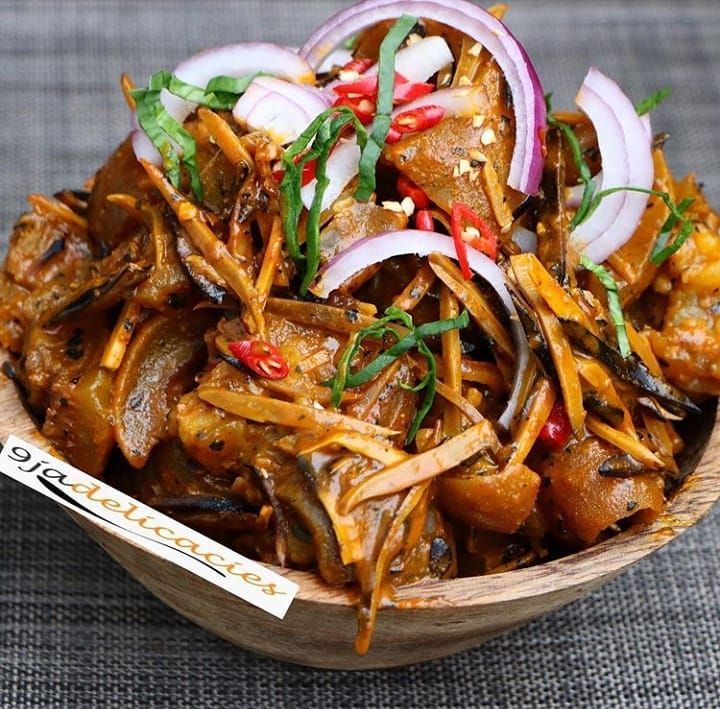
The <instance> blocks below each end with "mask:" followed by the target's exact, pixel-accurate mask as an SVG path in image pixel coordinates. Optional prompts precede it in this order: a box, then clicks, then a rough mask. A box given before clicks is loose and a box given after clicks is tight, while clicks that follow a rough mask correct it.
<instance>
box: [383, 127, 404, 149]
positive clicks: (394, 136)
mask: <svg viewBox="0 0 720 709" xmlns="http://www.w3.org/2000/svg"><path fill="white" fill-rule="evenodd" d="M401 138H402V133H400V132H398V131H396V130H395V129H394V128H393V127H392V126H391V127H390V130H389V131H388V134H387V138H385V142H386V143H387V144H388V145H392V144H393V143H397V142H398V140H400V139H401Z"/></svg>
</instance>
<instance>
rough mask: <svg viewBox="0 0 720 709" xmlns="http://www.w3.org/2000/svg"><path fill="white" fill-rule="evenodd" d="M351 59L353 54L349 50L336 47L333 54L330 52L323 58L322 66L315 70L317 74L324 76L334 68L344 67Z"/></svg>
mask: <svg viewBox="0 0 720 709" xmlns="http://www.w3.org/2000/svg"><path fill="white" fill-rule="evenodd" d="M352 58H353V53H352V51H351V50H350V49H345V47H338V48H337V49H336V50H335V51H334V52H331V53H330V54H328V55H327V56H326V57H325V59H324V60H323V62H322V64H320V66H319V67H318V68H317V73H318V74H326V73H327V72H329V71H332V70H333V69H334V68H335V67H336V66H345V65H346V64H347V63H348V62H350V61H352Z"/></svg>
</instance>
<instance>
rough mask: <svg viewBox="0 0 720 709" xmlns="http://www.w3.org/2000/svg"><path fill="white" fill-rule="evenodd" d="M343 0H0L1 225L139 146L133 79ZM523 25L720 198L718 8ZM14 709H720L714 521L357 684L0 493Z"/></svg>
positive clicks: (518, 5)
mask: <svg viewBox="0 0 720 709" xmlns="http://www.w3.org/2000/svg"><path fill="white" fill-rule="evenodd" d="M344 4H347V3H341V2H335V1H334V0H296V1H293V0H282V1H270V0H265V1H263V0H232V1H230V2H221V1H220V0H206V2H192V3H191V2H176V1H170V0H144V1H142V2H139V1H137V2H136V1H134V0H130V1H127V0H125V1H121V0H106V1H102V0H95V1H94V2H93V1H90V0H85V1H83V0H52V1H51V0H47V1H46V2H37V1H29V0H27V1H23V2H13V1H9V0H0V57H1V60H0V67H1V68H0V105H1V106H2V122H1V123H0V159H1V160H2V170H1V171H0V205H1V206H0V219H1V229H0V233H2V234H3V242H2V244H3V246H2V249H3V250H4V248H5V246H4V244H5V239H6V237H5V235H7V234H8V233H9V231H10V230H11V228H12V224H13V222H14V220H15V218H16V217H17V215H19V214H20V213H21V212H22V211H23V210H24V209H25V202H24V197H25V195H26V194H28V193H29V192H45V193H52V192H54V191H57V190H58V189H61V188H65V187H77V186H79V185H81V184H82V183H83V181H84V180H85V179H86V178H87V177H88V176H89V175H90V174H92V172H93V171H94V170H95V169H96V168H97V167H98V166H99V165H100V164H101V162H102V161H103V159H104V157H105V156H106V155H107V154H108V153H109V152H110V151H111V149H112V148H113V146H114V145H115V144H117V143H118V142H120V140H121V139H122V138H123V137H124V135H125V133H126V131H127V128H128V124H127V110H126V107H125V105H124V103H123V99H122V97H121V95H120V92H119V90H118V76H119V74H120V72H121V71H129V72H130V73H131V75H132V76H133V77H135V78H136V80H138V81H142V80H144V79H145V77H147V76H148V75H149V74H150V73H151V72H153V71H155V70H158V69H160V68H171V67H172V66H174V65H175V64H176V63H177V62H178V61H179V60H181V59H182V58H184V57H186V56H188V55H190V54H191V53H193V52H195V51H197V50H198V49H200V48H201V47H205V46H214V45H218V44H224V43H228V42H232V41H242V40H248V39H257V38H264V39H267V40H272V41H279V42H284V43H287V44H291V45H292V44H295V45H297V44H300V43H302V41H303V38H304V37H306V36H308V34H309V32H310V30H311V29H312V28H313V27H314V26H316V25H317V24H318V23H319V22H321V21H322V20H323V18H325V17H327V16H328V15H329V14H330V13H331V12H333V11H334V10H335V9H337V8H338V7H341V6H343V5H344ZM508 21H509V24H510V26H511V27H512V29H513V31H514V32H515V33H516V34H517V35H518V37H519V38H520V39H521V40H522V41H523V42H524V43H525V44H526V46H527V48H528V50H529V53H530V55H531V56H532V57H533V59H534V61H535V62H536V65H537V67H538V70H539V73H540V76H541V77H542V78H543V81H544V84H545V89H546V91H550V90H552V91H553V92H554V103H555V106H556V107H562V106H570V104H571V100H572V96H573V95H574V92H575V90H576V89H577V87H578V85H579V84H580V82H581V81H582V78H583V75H584V72H585V71H586V69H587V67H588V66H589V65H596V66H598V67H599V68H601V69H602V70H604V71H605V72H607V73H609V74H610V76H613V77H616V78H617V79H618V80H619V81H620V82H621V83H622V84H623V86H624V87H625V88H626V90H627V91H628V92H629V93H630V95H631V96H633V97H637V98H640V97H642V96H645V95H647V94H649V93H650V92H651V91H654V90H656V89H657V88H659V87H661V86H665V85H669V86H671V87H672V88H673V91H674V94H673V97H672V98H671V99H670V100H668V101H667V102H666V104H664V105H663V106H661V107H660V108H659V109H658V110H657V111H656V113H655V114H654V127H655V129H656V130H667V131H669V132H670V133H671V134H672V140H671V141H670V142H669V144H668V154H669V158H670V163H671V165H672V166H673V168H674V169H675V170H676V171H677V172H678V173H684V172H687V171H691V170H692V171H695V172H697V173H698V175H699V176H700V179H701V180H703V181H704V182H705V184H706V190H707V193H708V195H709V196H710V197H711V199H712V200H714V202H715V204H720V159H719V158H720V131H718V129H717V122H718V115H719V112H720V3H719V2H717V0H707V2H697V1H695V2H693V1H691V2H688V1H685V2H682V3H679V2H676V1H673V2H662V1H655V0H652V1H649V2H645V1H644V2H634V3H631V2H610V1H607V0H598V1H595V2H585V1H582V2H571V1H570V0H567V1H564V2H563V1H560V0H547V1H545V2H542V3H539V2H531V1H529V0H527V1H525V2H515V3H514V4H513V7H512V8H511V12H510V14H509V17H508ZM0 539H1V542H0V705H1V706H8V707H30V706H50V705H53V706H71V707H80V706H91V705H95V706H138V707H140V706H142V707H148V706H166V705H167V706H173V707H184V706H192V707H199V706H215V705H220V704H223V705H225V704H228V703H230V704H235V703H238V704H239V703H240V702H242V703H243V704H246V705H259V706H265V705H271V706H284V705H300V706H314V705H317V706H335V705H338V706H346V707H347V706H389V705H395V706H399V705H402V706H418V705H424V706H458V705H482V706H493V707H495V706H497V707H504V706H603V707H612V706H618V707H619V706H623V707H626V706H653V707H681V706H690V705H692V706H693V707H710V706H716V705H717V702H718V696H720V601H719V600H718V598H719V596H720V561H719V553H718V550H719V549H720V510H715V512H714V513H711V515H710V516H709V518H708V519H706V520H705V521H704V522H702V523H701V524H699V525H698V526H697V527H696V528H694V529H692V530H690V531H688V532H687V533H686V534H684V535H683V537H682V538H681V539H680V540H678V541H677V542H675V543H673V544H671V545H670V546H669V547H667V548H666V549H664V550H662V551H661V552H659V553H658V554H656V555H655V556H654V557H653V558H652V559H649V560H646V561H644V562H642V563H641V564H639V565H638V566H636V567H635V568H633V569H632V570H630V571H629V572H627V573H625V574H624V575H623V576H622V577H620V578H619V579H617V580H615V581H614V582H612V583H611V584H609V585H608V586H606V587H605V588H604V589H603V590H601V591H599V592H596V593H595V594H593V595H590V596H589V597H587V598H584V599H583V600H580V601H578V602H576V603H574V604H572V605H571V606H569V607H567V608H565V609H563V610H561V611H559V612H556V613H554V614H552V615H551V616H549V617H546V618H544V619H542V620H540V621H537V622H535V623H533V624H531V625H529V626H527V627H525V628H522V629H520V630H517V631H515V632H512V633H510V634H508V635H506V636H504V637H501V638H498V639H496V640H494V641H492V642H490V643H488V644H486V645H485V646H483V647H480V648H477V649H475V650H472V651H468V652H465V653H462V654H460V655H457V656H455V657H452V658H448V659H446V660H443V661H438V662H435V663H432V664H429V665H424V666H416V667H410V668H406V669H400V670H392V671H386V672H369V673H366V674H363V675H360V674H347V673H339V672H324V671H315V670H308V669H302V668H298V667H292V666H289V665H283V664H281V663H276V662H273V661H270V660H265V659H262V658H259V657H256V656H254V655H251V654H249V653H246V652H243V651H241V650H239V649H236V648H234V647H232V646H230V645H228V644H227V643H225V642H223V641H222V640H219V639H217V638H215V637H212V636H211V635H209V634H208V633H206V632H205V631H203V630H201V629H199V628H197V627H195V626H193V625H191V624H190V623H188V622H187V621H185V620H183V619H182V618H180V617H179V616H178V615H176V614H175V613H174V612H173V611H171V610H169V609H168V608H166V607H164V606H163V605H162V604H161V603H160V602H159V601H157V600H155V599H154V598H153V597H152V596H150V595H149V593H147V592H146V591H145V590H144V589H143V588H142V587H141V586H140V585H139V584H138V583H136V582H135V581H134V580H133V579H132V578H130V577H129V576H128V575H127V574H126V573H125V572H124V571H123V570H122V569H121V568H120V567H118V566H117V565H116V564H115V563H114V562H113V561H111V560H110V559H109V558H108V557H107V556H106V555H105V554H104V552H103V551H102V550H101V549H100V548H99V547H98V546H96V545H95V544H94V543H93V542H91V541H90V540H89V539H88V538H87V537H86V536H85V535H84V534H83V533H82V532H81V531H80V529H79V528H77V527H76V526H74V525H73V523H72V522H70V521H69V519H68V518H67V517H66V516H65V515H64V514H63V513H62V512H61V511H60V510H59V509H58V508H57V507H55V506H53V505H52V504H51V503H49V502H47V501H45V500H44V499H41V498H39V497H37V496H35V495H34V494H33V493H31V492H28V491H26V490H24V489H21V488H20V487H19V486H18V485H16V484H14V483H11V482H9V481H7V480H6V479H0Z"/></svg>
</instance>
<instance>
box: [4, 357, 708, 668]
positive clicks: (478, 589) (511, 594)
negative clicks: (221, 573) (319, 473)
mask: <svg viewBox="0 0 720 709" xmlns="http://www.w3.org/2000/svg"><path fill="white" fill-rule="evenodd" d="M1 354H2V353H1V352H0V355H1ZM0 412H1V413H2V416H1V417H0V440H2V441H3V442H4V441H5V440H6V439H7V436H8V435H9V434H10V433H14V434H16V435H18V436H20V437H23V438H25V439H26V440H29V441H30V442H33V443H35V444H36V445H38V446H39V447H41V448H45V449H47V450H49V451H51V450H52V446H51V445H50V444H49V442H48V441H47V440H46V439H45V438H43V436H42V435H41V434H40V433H39V432H38V430H37V428H36V427H35V424H34V423H33V420H32V419H31V417H30V416H29V415H28V413H27V411H26V410H25V408H24V406H23V403H22V401H21V400H20V398H19V397H18V394H17V391H16V388H15V386H14V384H13V383H12V382H10V381H9V380H8V379H7V378H5V377H4V376H0ZM715 417H716V405H715V402H713V405H712V406H708V407H707V408H706V410H705V413H704V415H703V417H702V419H701V420H695V421H693V427H692V437H691V438H690V439H689V443H688V447H687V451H686V454H685V457H684V460H683V465H684V468H685V469H686V470H692V471H693V472H692V473H691V474H690V475H689V476H688V477H687V478H686V480H685V482H684V483H683V485H682V487H681V488H680V490H679V491H678V492H677V494H676V495H675V496H674V497H673V499H672V500H671V501H670V502H669V504H668V506H667V509H666V511H665V512H664V513H663V514H662V515H661V516H660V518H659V519H658V520H657V521H656V522H655V523H654V524H653V525H652V526H650V527H645V528H642V529H630V530H628V531H626V532H623V533H622V534H619V535H618V536H616V537H613V538H612V539H609V540H607V541H605V542H603V543H601V544H598V545H597V546H594V547H592V548H590V549H587V550H585V551H582V552H579V553H576V554H573V555H571V556H567V557H564V558H562V559H557V560H556V561H550V562H548V563H545V564H541V565H539V566H534V567H531V568H528V569H521V570H518V571H512V572H508V573H503V574H497V575H493V576H484V577H476V578H462V579H455V580H452V581H441V582H431V583H423V584H417V585H414V586H409V587H406V588H403V589H402V590H401V591H400V592H399V593H398V598H397V606H396V607H394V608H388V609H383V610H382V611H381V612H380V613H379V617H378V622H377V628H376V630H375V635H374V638H373V643H372V648H371V650H370V652H369V653H368V654H367V655H366V656H365V657H358V656H357V655H356V654H355V652H354V650H353V641H354V637H355V630H356V622H355V608H354V603H355V598H354V594H353V593H352V592H350V591H346V590H337V589H332V588H329V587H327V586H326V585H324V584H323V583H322V581H321V580H320V579H319V578H318V577H316V576H315V575H313V574H311V573H306V572H302V571H290V570H287V569H279V568H275V569H274V570H275V571H277V572H278V573H280V574H284V575H286V576H288V577H290V578H292V579H293V580H294V581H296V582H297V583H298V584H299V586H300V592H299V594H298V596H297V597H296V599H295V601H294V602H293V604H292V606H291V607H290V610H289V611H288V613H287V616H286V617H285V619H284V620H282V621H280V620H276V619H275V618H273V617H272V616H270V615H268V614H266V613H264V612H263V611H260V610H258V609H256V608H254V607H253V606H250V605H248V604H247V603H245V602H244V601H242V600H240V599H238V598H236V597H235V596H233V595H231V594H229V593H227V592H225V591H223V590H222V589H220V588H218V587H216V586H213V585H211V584H210V583H207V582H206V581H204V580H203V579H200V578H199V577H197V576H195V575H194V574H191V573H189V572H187V571H185V570H184V569H182V568H180V567H178V566H175V565H174V564H170V563H168V562H166V561H163V560H160V559H158V558H157V557H155V556H153V555H151V554H150V553H148V552H147V551H145V550H144V549H141V548H140V547H138V546H136V545H135V544H132V543H131V542H128V541H126V540H125V539H120V538H118V537H117V536H115V535H113V534H110V533H108V532H106V531H104V530H103V529H101V528H99V527H97V526H96V525H94V524H93V523H91V522H88V521H87V520H86V519H85V518H82V517H79V516H77V515H75V514H72V513H69V514H71V516H72V517H73V519H75V521H76V522H77V523H78V524H79V525H80V526H81V527H83V528H84V529H85V530H86V531H87V532H88V534H90V535H91V536H92V537H93V538H94V539H95V540H96V541H97V542H98V543H99V544H100V545H101V546H102V547H103V548H104V549H105V550H106V551H107V552H108V554H110V556H112V557H113V558H114V559H115V560H116V561H117V562H118V563H120V564H121V565H122V566H124V567H125V569H127V570H128V571H129V572H130V573H131V574H132V575H133V576H134V577H135V578H136V579H137V580H138V581H140V583H142V584H143V585H144V586H145V587H146V588H147V589H148V590H149V591H151V592H152V593H153V594H155V595H156V596H157V597H158V598H159V599H160V600H162V601H163V602H165V603H166V604H167V605H169V606H170V607H171V608H174V609H175V610H176V611H177V612H178V613H180V614H181V615H184V616H185V617H186V618H188V619H190V620H191V621H193V622H195V623H197V624H198V625H201V626H202V627H203V628H206V629H207V630H209V631H210V632H212V633H215V634H216V635H219V636H220V637H222V638H225V639H226V640H229V641H230V642H231V643H234V644H235V645H239V646H240V647H243V648H246V649H248V650H253V651H254V652H258V653H261V654H264V655H269V656H271V657H274V658H277V659H280V660H286V661H288V662H294V663H297V664H301V665H310V666H313V667H324V668H333V669H352V670H359V669H371V668H382V667H393V666H398V665H409V664H413V663H416V662H425V661H427V660H433V659H436V658H439V657H444V656H446V655H450V654H452V653H455V652H459V651H460V650H465V649H466V648H470V647H473V646H475V645H479V644H480V643H482V642H484V641H486V640H488V639H490V638H492V637H494V636H496V635H500V634H501V633H504V632H505V631H507V630H510V629H512V628H516V627H518V626H520V625H524V624H525V623H527V622H529V621H531V620H533V619H535V618H539V617H540V616H541V615H543V614H545V613H548V612H549V611H553V610H556V609H557V608H560V607H561V606H564V605H566V604H567V603H569V602H570V601H573V600H575V599H576V598H580V597H581V596H584V595H585V594H586V593H588V592H589V591H591V590H593V589H595V588H599V587H600V586H601V585H603V584H604V583H606V582H608V581H610V580H611V579H613V578H614V577H615V576H617V574H618V573H620V572H621V571H622V570H623V569H626V568H628V567H629V566H630V565H632V564H634V563H635V562H637V561H639V560H640V559H642V558H644V557H646V556H648V555H649V554H651V553H653V552H654V551H657V550H658V549H660V548H661V547H663V546H665V545H666V544H667V543H668V542H669V541H671V540H672V539H674V538H675V537H677V536H678V535H679V534H681V533H682V532H683V531H685V530H686V529H687V528H688V527H690V526H692V525H693V524H695V523H696V522H697V521H698V520H700V519H701V518H702V517H703V516H704V515H705V514H706V513H707V512H708V511H709V510H710V508H711V507H712V505H713V503H715V502H716V501H717V499H718V498H719V497H720V426H715Z"/></svg>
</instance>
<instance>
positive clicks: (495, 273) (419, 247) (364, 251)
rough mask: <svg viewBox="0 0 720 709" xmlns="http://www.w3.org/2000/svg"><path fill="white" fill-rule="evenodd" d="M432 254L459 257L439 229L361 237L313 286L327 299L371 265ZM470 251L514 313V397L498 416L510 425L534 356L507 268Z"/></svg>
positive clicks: (504, 424) (473, 262) (473, 265)
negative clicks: (512, 293) (509, 281)
mask: <svg viewBox="0 0 720 709" xmlns="http://www.w3.org/2000/svg"><path fill="white" fill-rule="evenodd" d="M432 253H440V254H443V255H445V256H447V257H448V258H452V259H455V260H457V252H456V251H455V245H454V243H453V240H452V239H451V238H450V237H449V236H445V235H443V234H437V233H435V232H430V231H418V230H415V229H404V230H401V231H390V232H386V233H384V234H379V235H378V236H371V237H368V238H365V239H360V240H359V241H356V242H355V243H354V244H352V245H351V246H349V247H348V248H347V249H345V250H344V251H341V252H340V253H339V254H338V255H337V256H335V257H334V258H333V259H331V260H330V261H329V262H328V264H327V265H326V266H325V267H324V268H323V269H322V270H321V271H320V275H319V277H318V280H317V281H316V283H315V284H314V285H313V286H312V287H311V288H310V291H311V292H312V293H313V294H314V295H316V296H318V297H320V298H327V297H328V296H329V295H330V293H332V291H334V290H335V289H337V288H339V287H340V286H341V285H342V284H343V283H345V282H346V281H347V280H348V279H350V278H351V277H352V276H354V275H355V274H356V273H358V272H359V271H361V270H363V269H364V268H367V267H368V266H372V265H373V264H376V263H380V262H381V261H385V260H387V259H389V258H393V257H394V256H405V255H407V254H416V255H417V256H428V255H429V254H432ZM467 254H468V263H469V264H470V268H471V269H472V270H473V272H474V273H475V274H477V275H478V276H480V278H482V279H483V280H484V281H485V282H486V283H488V285H490V286H491V287H492V289H493V290H494V291H495V292H496V293H497V294H498V297H499V298H500V300H501V301H502V304H503V306H504V307H505V309H506V310H507V312H508V314H509V316H510V333H511V335H512V339H513V343H514V345H515V347H516V349H517V353H516V361H515V374H514V377H513V385H512V391H511V392H510V399H509V401H508V403H507V406H506V407H505V410H504V411H503V413H502V415H501V416H500V418H499V419H498V424H499V425H501V426H502V427H503V428H509V426H510V423H511V422H512V420H513V418H514V417H515V414H516V413H517V410H518V408H519V405H520V403H521V402H520V397H521V395H522V391H523V389H524V373H525V370H526V369H527V367H528V364H529V359H530V351H529V348H528V343H527V338H526V337H525V331H524V330H523V327H522V325H521V323H520V317H519V315H518V312H517V310H516V308H515V304H514V303H513V301H512V298H511V296H510V293H509V291H508V289H507V286H506V285H505V280H506V279H505V274H504V273H503V271H502V270H500V268H499V267H498V265H497V264H496V263H495V262H494V261H492V260H491V259H489V258H488V257H487V256H485V254H482V253H480V252H479V251H478V250H476V249H474V248H472V247H471V246H468V247H467Z"/></svg>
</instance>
